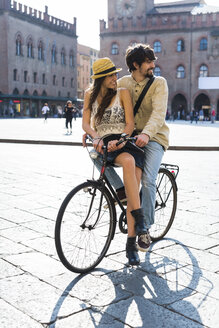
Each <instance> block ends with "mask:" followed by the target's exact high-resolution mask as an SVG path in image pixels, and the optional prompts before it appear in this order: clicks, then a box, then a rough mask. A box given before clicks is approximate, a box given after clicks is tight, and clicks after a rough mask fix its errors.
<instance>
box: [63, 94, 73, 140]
mask: <svg viewBox="0 0 219 328" xmlns="http://www.w3.org/2000/svg"><path fill="white" fill-rule="evenodd" d="M64 113H65V127H66V129H67V134H72V116H73V105H72V101H71V100H68V101H67V103H66V105H65V108H64ZM69 127H70V128H69Z"/></svg>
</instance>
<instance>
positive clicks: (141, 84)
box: [131, 75, 149, 86]
mask: <svg viewBox="0 0 219 328" xmlns="http://www.w3.org/2000/svg"><path fill="white" fill-rule="evenodd" d="M131 78H132V83H133V84H138V85H140V86H143V85H145V84H146V83H147V82H148V81H149V78H148V77H146V78H145V79H144V80H143V81H141V82H136V81H135V79H134V78H133V77H132V75H131Z"/></svg>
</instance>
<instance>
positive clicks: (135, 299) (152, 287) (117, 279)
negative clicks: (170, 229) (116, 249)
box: [49, 238, 211, 328]
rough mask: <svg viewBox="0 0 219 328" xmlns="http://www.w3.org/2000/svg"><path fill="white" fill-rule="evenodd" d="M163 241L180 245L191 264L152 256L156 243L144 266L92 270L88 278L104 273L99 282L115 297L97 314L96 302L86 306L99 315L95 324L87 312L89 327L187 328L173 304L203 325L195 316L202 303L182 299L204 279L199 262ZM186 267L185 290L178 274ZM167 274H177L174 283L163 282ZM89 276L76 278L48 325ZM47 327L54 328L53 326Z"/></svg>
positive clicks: (190, 293) (90, 312) (186, 321)
mask: <svg viewBox="0 0 219 328" xmlns="http://www.w3.org/2000/svg"><path fill="white" fill-rule="evenodd" d="M164 240H168V241H171V242H174V243H176V244H177V245H180V246H181V247H182V248H183V250H184V251H185V252H186V254H187V256H188V257H189V259H190V261H191V262H190V264H187V265H185V266H182V264H180V263H179V261H177V260H175V259H170V258H168V257H166V256H163V257H162V256H159V252H153V247H155V245H157V243H159V242H157V243H154V244H152V246H151V249H150V251H149V252H148V253H147V254H146V256H145V263H143V265H141V266H139V267H138V268H130V267H124V268H123V270H119V271H114V272H112V270H111V271H109V270H106V269H103V268H97V269H95V270H94V271H92V272H91V273H89V274H92V275H97V277H98V274H99V275H100V274H102V273H103V274H104V275H102V276H101V278H100V279H105V280H110V283H111V284H112V287H113V288H114V294H115V297H114V299H112V300H111V301H110V304H107V305H105V306H104V307H103V308H101V310H100V308H99V310H98V307H100V304H99V301H97V300H96V301H95V299H94V300H91V301H90V302H88V303H89V304H90V305H91V307H93V309H95V312H97V311H99V313H100V314H101V318H100V320H98V322H96V321H95V317H94V316H93V314H92V308H91V309H90V310H91V311H89V315H90V317H91V322H92V324H93V325H92V326H89V327H107V326H106V319H105V317H106V316H110V317H111V318H112V321H113V320H115V321H116V322H117V323H118V327H125V326H126V324H127V325H130V326H132V327H150V328H155V327H156V328H157V327H160V324H161V322H162V327H176V320H177V326H178V327H184V325H185V326H186V325H188V323H189V319H186V317H185V316H184V315H182V316H180V314H179V313H175V311H174V308H173V309H172V307H171V306H172V304H173V303H175V302H178V303H179V304H180V308H182V309H183V308H184V307H185V308H186V309H187V312H188V311H189V312H188V313H192V314H193V318H195V321H196V322H198V323H200V324H202V320H201V318H200V315H199V313H198V307H199V306H200V305H201V303H200V304H199V306H198V307H194V306H193V305H192V304H191V303H190V302H189V301H188V300H185V298H186V299H187V298H188V297H189V296H191V295H192V294H193V293H194V292H195V290H196V287H197V286H198V285H199V281H200V278H203V275H202V271H201V269H200V268H199V265H198V262H197V260H196V258H195V257H194V256H193V255H192V252H191V251H190V250H189V249H188V248H187V247H186V246H185V245H183V244H180V243H179V242H178V241H177V240H174V239H170V238H166V239H164ZM188 266H189V271H188V272H189V275H190V276H189V280H190V281H189V283H188V284H187V285H186V286H184V282H183V281H181V280H180V279H179V276H178V270H179V269H180V268H182V267H184V268H188ZM170 270H171V271H173V272H174V270H175V272H176V279H175V281H174V282H171V281H170V280H167V279H166V277H167V275H168V272H170ZM191 270H192V271H191ZM161 272H162V274H161ZM89 274H86V275H80V276H78V277H77V278H75V279H74V280H72V281H71V282H70V284H69V285H68V286H67V287H66V288H65V290H64V291H63V293H62V295H61V296H60V298H59V300H58V301H57V303H56V305H55V307H54V310H53V312H52V315H51V321H50V322H52V321H53V322H54V321H55V320H56V318H57V317H58V314H59V311H60V309H61V307H62V304H63V302H64V300H65V298H66V297H67V296H68V295H69V293H70V292H71V290H72V289H73V288H74V286H75V285H76V284H77V283H78V282H79V281H80V280H81V279H83V278H84V277H85V276H87V275H89ZM174 286H175V287H174ZM210 290H211V288H210V289H209V291H208V292H207V293H206V294H205V295H204V294H203V300H202V302H203V301H204V299H205V298H206V297H207V295H208V294H209V292H210ZM121 291H124V296H121ZM127 293H128V296H127ZM100 297H101V295H100ZM82 303H83V302H82ZM82 306H83V304H82ZM178 312H180V311H178ZM179 319H180V321H179ZM91 322H90V323H91ZM180 322H181V323H182V325H181V324H180ZM191 322H193V321H191ZM49 327H50V328H55V327H56V322H54V323H53V324H51V325H50V326H49ZM108 327H110V326H108ZM126 327H127V326H126Z"/></svg>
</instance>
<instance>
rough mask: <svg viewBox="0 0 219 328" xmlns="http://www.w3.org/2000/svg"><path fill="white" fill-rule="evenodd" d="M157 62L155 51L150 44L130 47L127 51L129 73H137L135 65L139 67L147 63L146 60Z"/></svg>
mask: <svg viewBox="0 0 219 328" xmlns="http://www.w3.org/2000/svg"><path fill="white" fill-rule="evenodd" d="M146 59H148V60H156V59H157V57H155V54H154V49H152V48H151V47H150V46H149V44H141V43H139V44H136V45H134V46H130V47H128V49H127V50H126V65H127V66H128V69H129V72H132V71H135V70H136V68H135V66H134V65H133V63H134V62H136V63H137V64H138V65H139V66H141V64H142V63H144V62H145V60H146Z"/></svg>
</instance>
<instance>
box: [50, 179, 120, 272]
mask: <svg viewBox="0 0 219 328" xmlns="http://www.w3.org/2000/svg"><path fill="white" fill-rule="evenodd" d="M115 225H116V212H115V206H114V204H113V201H112V197H111V194H110V193H109V191H108V190H107V189H105V188H104V187H103V186H101V185H100V184H98V183H95V182H92V181H88V182H85V183H83V184H81V185H79V186H77V187H76V188H74V189H73V190H72V191H71V192H70V193H69V194H68V195H67V196H66V198H65V199H64V201H63V203H62V205H61V207H60V210H59V212H58V216H57V220H56V226H55V244H56V250H57V253H58V256H59V258H60V260H61V262H62V263H63V264H64V266H65V267H66V268H67V269H69V270H70V271H73V272H76V273H86V272H88V271H90V270H92V269H93V268H95V267H96V266H97V265H98V264H99V263H100V261H101V260H102V259H103V257H104V256H105V254H106V252H107V250H108V248H109V246H110V242H111V240H112V238H113V235H114V231H115Z"/></svg>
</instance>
